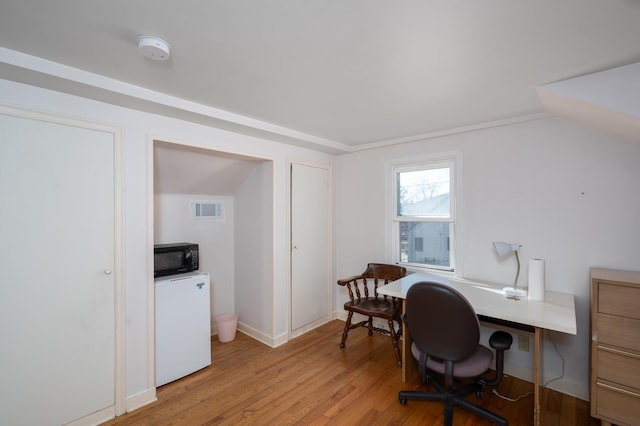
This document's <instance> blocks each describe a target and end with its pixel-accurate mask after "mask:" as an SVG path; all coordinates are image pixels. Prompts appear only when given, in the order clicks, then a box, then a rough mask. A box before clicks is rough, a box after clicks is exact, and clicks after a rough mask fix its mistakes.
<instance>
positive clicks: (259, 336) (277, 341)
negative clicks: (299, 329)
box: [238, 322, 288, 348]
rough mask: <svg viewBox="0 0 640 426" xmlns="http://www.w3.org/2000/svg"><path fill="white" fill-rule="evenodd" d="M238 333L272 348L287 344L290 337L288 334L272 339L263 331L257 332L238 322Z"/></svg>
mask: <svg viewBox="0 0 640 426" xmlns="http://www.w3.org/2000/svg"><path fill="white" fill-rule="evenodd" d="M238 331H239V332H241V333H243V334H246V335H247V336H249V337H251V338H253V339H255V340H257V341H258V342H262V343H264V344H265V345H267V346H270V347H272V348H275V347H277V346H280V345H282V344H284V343H287V340H288V336H287V334H286V333H284V334H282V335H280V336H276V337H271V336H269V335H267V334H265V333H263V332H262V331H259V330H256V329H255V328H253V327H249V326H248V325H246V324H244V323H242V322H238Z"/></svg>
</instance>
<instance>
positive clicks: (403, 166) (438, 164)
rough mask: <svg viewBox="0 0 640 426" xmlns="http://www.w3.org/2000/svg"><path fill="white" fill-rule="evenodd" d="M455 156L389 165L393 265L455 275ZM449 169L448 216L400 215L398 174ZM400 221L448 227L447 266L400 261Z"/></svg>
mask: <svg viewBox="0 0 640 426" xmlns="http://www.w3.org/2000/svg"><path fill="white" fill-rule="evenodd" d="M457 163H458V161H457V158H456V156H446V157H439V158H432V159H425V160H423V161H420V162H411V163H397V164H391V167H390V174H391V239H392V244H391V245H390V246H391V247H392V250H393V253H392V259H393V261H394V262H395V263H397V264H399V265H403V266H405V267H408V268H412V269H421V270H434V271H441V272H451V273H453V272H455V270H456V256H455V248H456V232H455V231H456V226H455V225H456V193H457V179H456V176H457V173H458V168H459V166H458V165H457ZM441 168H448V169H449V215H448V216H441V217H435V216H434V217H424V216H419V215H406V214H405V215H402V216H401V215H399V214H398V209H399V200H398V196H399V194H398V189H399V186H398V174H399V173H403V172H412V171H420V170H433V169H441ZM401 222H432V223H448V224H449V241H448V246H449V266H443V265H435V264H426V263H415V262H406V261H402V259H401V258H400V255H401V254H400V223H401Z"/></svg>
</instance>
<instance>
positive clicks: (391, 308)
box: [338, 263, 407, 365]
mask: <svg viewBox="0 0 640 426" xmlns="http://www.w3.org/2000/svg"><path fill="white" fill-rule="evenodd" d="M406 274H407V270H406V268H404V267H402V266H398V265H386V264H382V263H369V265H368V266H367V270H366V271H364V272H363V273H362V274H360V275H355V276H352V277H349V278H344V279H341V280H338V285H341V286H346V287H347V289H348V290H349V299H350V300H349V301H348V302H346V303H345V304H344V309H345V311H347V312H348V313H349V316H348V317H347V322H346V323H345V325H344V331H343V332H342V342H341V343H340V347H341V348H344V346H345V342H346V341H347V335H348V333H349V330H352V329H354V328H358V327H366V328H367V329H368V330H369V336H371V335H373V332H374V331H375V332H376V333H381V334H387V335H389V336H391V343H392V344H393V349H394V351H395V353H396V359H397V362H398V365H402V357H401V355H400V347H399V346H398V340H399V339H400V336H401V335H402V320H401V318H400V313H401V306H400V302H399V301H398V300H396V299H395V298H391V297H388V296H386V295H384V296H382V295H380V296H379V295H378V286H381V285H385V284H387V283H389V282H391V281H395V280H397V279H399V278H402V277H404V276H405V275H406ZM354 313H358V314H361V315H364V316H366V317H367V319H366V320H364V321H360V322H358V323H356V324H352V323H351V321H352V319H353V314H354ZM373 318H382V319H385V320H387V323H388V325H389V330H385V329H384V328H379V327H374V326H373ZM394 321H395V322H397V323H398V331H396V329H395V326H394Z"/></svg>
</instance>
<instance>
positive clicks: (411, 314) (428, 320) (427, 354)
mask: <svg viewBox="0 0 640 426" xmlns="http://www.w3.org/2000/svg"><path fill="white" fill-rule="evenodd" d="M405 303H406V304H407V305H406V317H405V318H404V319H405V321H406V323H407V324H406V325H407V326H408V327H409V332H410V334H411V337H412V338H413V343H412V345H411V353H412V354H413V356H414V358H416V359H417V360H418V363H419V368H420V374H421V375H422V380H423V382H424V383H427V382H430V383H432V384H433V385H434V386H435V387H436V389H437V391H436V392H427V391H422V390H418V391H400V392H399V393H398V399H399V400H400V403H401V404H402V405H406V403H407V400H409V399H415V400H421V401H441V402H443V403H444V425H445V426H449V425H451V424H452V422H453V408H454V406H458V407H461V408H463V409H465V410H467V411H470V412H472V413H474V414H476V415H478V416H480V417H483V418H485V419H487V420H489V421H491V422H494V423H496V424H498V425H508V422H507V420H506V419H505V418H503V417H501V416H499V415H497V414H495V413H492V412H490V411H488V410H486V409H484V408H482V407H480V406H478V405H476V404H473V403H471V402H469V401H467V400H465V399H464V396H465V395H467V394H469V393H470V392H473V391H474V390H475V391H476V394H477V395H478V396H482V386H483V385H490V386H493V385H496V384H498V382H500V380H501V379H502V375H503V364H504V351H505V350H507V349H509V348H510V347H511V343H512V342H513V338H512V337H511V335H510V334H509V333H506V332H504V331H496V332H495V333H493V335H492V336H491V338H490V340H489V342H490V345H491V346H492V347H493V348H494V349H495V350H496V375H495V377H494V379H492V380H489V379H486V378H482V377H480V376H481V375H482V374H484V373H486V372H487V371H488V370H489V366H490V365H491V361H492V359H493V353H492V352H491V350H490V349H489V348H487V347H486V346H483V345H480V343H479V342H480V324H479V322H478V317H477V316H476V313H475V311H474V309H473V306H471V304H470V303H469V301H467V299H466V298H465V297H464V296H463V295H462V294H460V293H459V292H458V291H457V290H455V289H454V288H452V287H450V286H447V285H444V284H439V283H433V282H419V283H416V284H414V285H413V286H411V288H409V291H408V292H407V299H406V301H405ZM434 372H435V373H438V374H440V375H443V376H444V377H443V379H444V383H440V382H438V381H437V380H436V378H435V376H434ZM456 379H474V381H472V382H471V383H470V384H467V385H465V386H462V387H458V384H459V383H458V382H459V380H456Z"/></svg>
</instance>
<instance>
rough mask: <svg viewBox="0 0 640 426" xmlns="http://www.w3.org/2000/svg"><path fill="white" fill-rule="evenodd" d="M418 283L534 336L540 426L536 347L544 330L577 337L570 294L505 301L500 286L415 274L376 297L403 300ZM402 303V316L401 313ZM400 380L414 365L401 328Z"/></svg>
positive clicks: (488, 318) (537, 413) (489, 319)
mask: <svg viewBox="0 0 640 426" xmlns="http://www.w3.org/2000/svg"><path fill="white" fill-rule="evenodd" d="M420 281H432V282H437V283H442V284H447V285H450V286H451V287H453V288H455V289H456V290H458V291H459V292H460V293H462V294H463V295H464V296H465V297H466V298H467V300H469V303H471V305H472V306H473V307H474V309H475V311H476V314H478V316H479V317H480V319H481V320H483V321H487V322H493V321H492V320H496V322H497V323H500V324H503V325H505V324H504V322H505V321H506V322H509V323H511V324H506V325H508V326H512V327H515V328H523V329H530V330H531V329H532V330H533V332H534V407H533V409H534V413H533V418H534V425H536V426H537V425H539V424H540V374H541V368H540V363H541V358H540V346H541V341H542V331H543V330H544V329H547V330H553V331H559V332H562V333H569V334H577V327H576V310H575V304H574V297H573V295H572V294H567V293H557V292H553V291H546V292H545V300H544V301H537V300H529V299H520V300H514V299H508V298H506V297H505V296H504V294H503V293H502V288H503V287H504V286H503V285H499V284H494V283H484V282H479V281H471V280H466V279H460V278H455V277H448V276H443V275H437V274H428V273H415V274H410V275H407V276H406V277H404V278H401V279H399V280H396V281H393V282H391V283H389V284H387V285H386V286H382V287H379V288H378V293H380V294H386V295H388V296H392V297H397V298H399V299H402V300H404V299H405V298H406V297H407V291H408V290H409V287H411V286H412V285H413V284H415V283H417V282H420ZM404 306H405V304H404V303H403V308H402V310H403V314H404V313H405V312H404V310H405V308H404ZM403 333H404V334H403V339H402V380H403V381H406V380H407V377H408V376H409V374H410V373H411V372H412V370H415V363H414V362H408V361H410V359H411V347H410V344H411V338H410V336H409V332H408V329H407V327H403Z"/></svg>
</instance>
